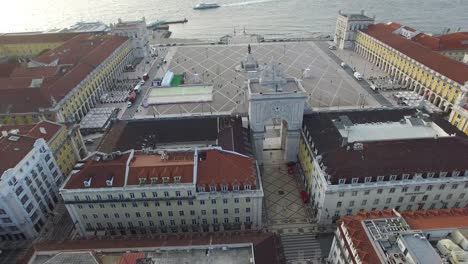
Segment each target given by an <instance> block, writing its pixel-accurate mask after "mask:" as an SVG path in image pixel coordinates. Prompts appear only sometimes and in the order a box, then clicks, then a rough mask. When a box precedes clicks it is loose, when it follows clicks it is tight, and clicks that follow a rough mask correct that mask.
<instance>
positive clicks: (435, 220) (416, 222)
mask: <svg viewBox="0 0 468 264" xmlns="http://www.w3.org/2000/svg"><path fill="white" fill-rule="evenodd" d="M401 215H402V217H403V218H404V219H405V221H406V222H407V223H408V224H409V225H410V227H411V228H412V229H418V230H427V229H444V228H468V208H454V209H437V210H428V211H405V212H403V213H401Z"/></svg>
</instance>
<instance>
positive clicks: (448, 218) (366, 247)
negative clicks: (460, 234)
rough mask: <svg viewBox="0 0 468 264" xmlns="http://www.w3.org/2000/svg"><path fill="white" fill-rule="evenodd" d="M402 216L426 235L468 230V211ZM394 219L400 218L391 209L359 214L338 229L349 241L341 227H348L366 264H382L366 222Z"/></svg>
mask: <svg viewBox="0 0 468 264" xmlns="http://www.w3.org/2000/svg"><path fill="white" fill-rule="evenodd" d="M400 214H401V216H402V217H403V219H404V220H405V221H406V223H408V224H409V226H410V227H411V229H413V230H422V231H424V230H430V229H447V228H450V229H455V228H467V227H468V208H459V209H436V210H427V211H424V210H422V211H404V212H401V213H400ZM391 217H396V215H395V214H394V213H393V211H392V210H390V209H387V210H383V211H370V212H359V213H358V214H357V215H355V216H344V217H342V218H341V219H340V220H338V222H337V225H338V230H339V232H340V233H341V236H342V237H345V233H344V230H343V228H342V227H341V224H344V225H345V226H346V229H347V231H348V233H349V236H350V238H351V241H352V246H353V247H354V248H355V249H356V250H357V252H358V255H359V258H360V259H361V260H362V263H364V264H375V263H380V259H379V257H378V255H377V253H376V252H375V250H374V249H373V245H372V242H371V240H370V239H369V237H368V235H367V234H366V231H365V230H364V226H363V225H362V221H364V220H369V219H380V218H391ZM344 242H345V246H346V249H347V250H348V251H349V253H350V254H351V245H350V244H348V243H346V241H344ZM351 255H352V254H351ZM352 261H353V263H357V262H356V261H355V260H354V259H352Z"/></svg>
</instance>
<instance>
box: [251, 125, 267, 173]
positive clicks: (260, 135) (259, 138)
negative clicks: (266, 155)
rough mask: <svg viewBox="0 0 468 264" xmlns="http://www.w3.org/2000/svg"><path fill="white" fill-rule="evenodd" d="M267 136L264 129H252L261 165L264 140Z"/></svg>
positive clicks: (255, 149) (256, 155)
mask: <svg viewBox="0 0 468 264" xmlns="http://www.w3.org/2000/svg"><path fill="white" fill-rule="evenodd" d="M264 138H265V132H264V131H257V132H255V131H252V141H253V147H254V152H255V158H256V159H257V162H258V164H259V165H261V164H263V140H264Z"/></svg>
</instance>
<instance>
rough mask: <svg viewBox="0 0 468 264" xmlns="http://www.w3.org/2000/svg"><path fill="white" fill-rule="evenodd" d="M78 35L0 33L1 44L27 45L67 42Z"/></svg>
mask: <svg viewBox="0 0 468 264" xmlns="http://www.w3.org/2000/svg"><path fill="white" fill-rule="evenodd" d="M76 35H78V34H77V33H38V32H25V33H6V34H1V33H0V44H25V43H48V42H65V41H67V40H69V39H71V38H73V37H74V36H76Z"/></svg>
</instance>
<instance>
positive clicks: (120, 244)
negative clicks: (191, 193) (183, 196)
mask: <svg viewBox="0 0 468 264" xmlns="http://www.w3.org/2000/svg"><path fill="white" fill-rule="evenodd" d="M241 243H242V244H245V243H252V244H253V250H254V257H255V263H257V264H279V263H282V261H281V260H280V256H279V248H278V247H279V244H280V243H279V238H278V237H277V235H275V234H272V233H260V232H242V233H240V232H223V233H203V234H187V236H186V237H185V238H183V239H181V237H180V236H177V235H171V234H169V235H165V236H164V237H163V238H160V239H137V238H136V237H126V238H125V239H124V238H114V239H104V240H103V239H99V240H97V239H87V240H66V241H46V242H39V243H36V244H34V245H33V250H32V251H33V252H32V254H30V255H28V256H26V257H25V258H23V259H21V260H20V261H19V263H25V264H26V263H28V262H29V261H30V259H31V257H32V256H33V255H34V252H35V253H36V254H39V253H41V252H53V251H96V250H99V249H100V250H102V251H105V250H114V249H121V250H129V249H143V250H144V249H145V248H148V249H151V250H152V249H154V248H155V247H177V246H180V247H187V246H188V247H190V246H209V245H229V244H241Z"/></svg>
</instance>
